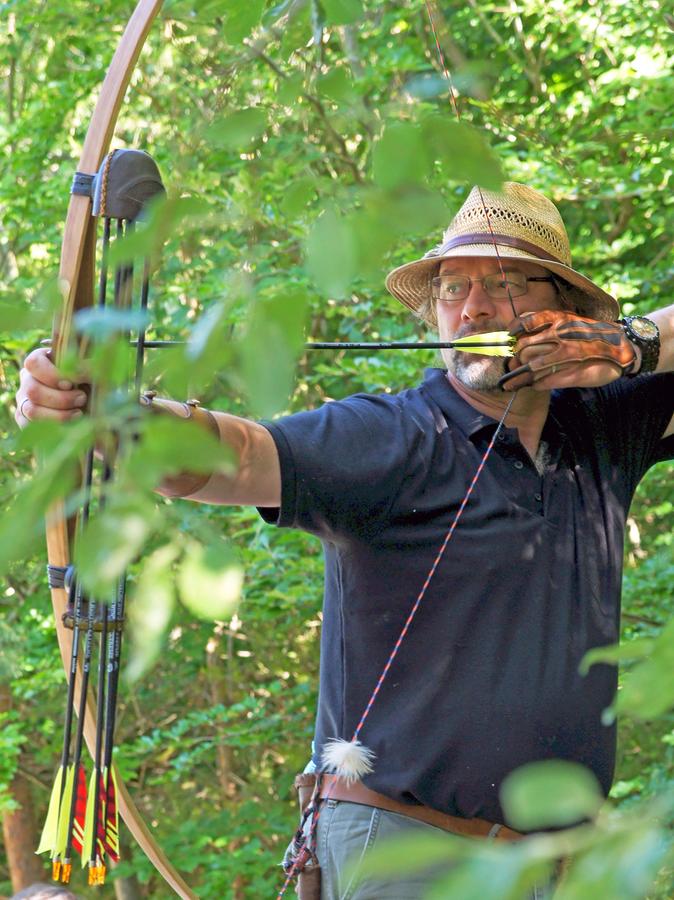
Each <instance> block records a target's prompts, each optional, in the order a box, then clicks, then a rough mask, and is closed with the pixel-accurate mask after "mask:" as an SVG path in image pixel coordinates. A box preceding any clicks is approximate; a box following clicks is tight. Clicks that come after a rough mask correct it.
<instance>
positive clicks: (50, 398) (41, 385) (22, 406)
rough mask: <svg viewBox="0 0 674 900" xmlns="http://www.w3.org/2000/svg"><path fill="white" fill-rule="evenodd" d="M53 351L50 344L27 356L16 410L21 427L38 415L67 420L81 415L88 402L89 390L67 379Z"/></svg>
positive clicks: (15, 416) (62, 420) (61, 420)
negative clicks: (51, 354)
mask: <svg viewBox="0 0 674 900" xmlns="http://www.w3.org/2000/svg"><path fill="white" fill-rule="evenodd" d="M49 354H50V349H49V348H48V347H40V348H38V349H37V350H33V352H32V353H29V354H28V356H27V357H26V359H25V360H24V363H23V368H22V369H21V384H20V387H19V390H18V391H17V392H16V412H15V413H14V418H15V419H16V422H17V424H18V425H19V426H20V427H21V428H25V427H26V425H27V424H28V423H29V422H34V421H35V420H36V419H55V420H56V421H59V422H66V421H68V419H73V418H75V417H76V416H81V415H82V408H83V407H84V406H86V404H87V395H86V393H85V392H84V391H82V390H80V389H79V388H77V387H76V386H75V385H74V384H73V383H72V382H70V381H66V380H64V378H63V376H62V375H60V374H59V371H58V369H57V368H56V366H55V365H54V363H53V362H52V361H51V358H50V355H49Z"/></svg>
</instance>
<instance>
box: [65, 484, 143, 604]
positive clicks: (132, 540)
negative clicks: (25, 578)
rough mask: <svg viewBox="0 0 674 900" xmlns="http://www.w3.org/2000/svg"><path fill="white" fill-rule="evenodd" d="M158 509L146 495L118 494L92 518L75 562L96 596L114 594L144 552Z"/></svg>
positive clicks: (98, 597) (79, 546)
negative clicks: (122, 495) (127, 570)
mask: <svg viewBox="0 0 674 900" xmlns="http://www.w3.org/2000/svg"><path fill="white" fill-rule="evenodd" d="M157 515H158V512H157V510H156V509H155V508H154V507H153V505H152V504H151V502H149V501H148V500H147V499H145V498H143V497H142V495H135V496H133V497H128V496H126V497H115V496H113V498H112V502H110V503H109V505H106V507H105V508H104V509H103V510H100V511H98V514H97V515H96V516H95V517H94V518H92V520H91V522H90V523H89V525H88V526H87V528H86V529H85V530H84V531H83V532H82V534H81V535H80V536H79V539H78V541H77V544H76V547H75V560H74V561H75V565H76V567H77V570H78V572H79V575H80V578H81V579H82V583H83V584H84V586H85V589H86V590H87V591H88V592H89V593H90V594H91V596H93V598H94V599H95V600H99V601H100V600H105V601H107V600H108V599H109V598H110V597H111V596H113V595H114V593H115V590H116V586H117V580H118V579H119V577H120V576H121V575H123V574H124V572H125V571H126V569H127V568H128V567H129V566H130V564H131V563H132V562H133V561H134V560H135V559H136V558H137V557H138V556H139V555H140V553H141V551H142V549H143V546H144V544H145V542H146V540H147V538H148V536H149V534H150V532H151V531H152V529H153V527H154V526H155V525H156V522H157Z"/></svg>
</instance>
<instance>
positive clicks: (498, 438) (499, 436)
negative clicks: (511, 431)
mask: <svg viewBox="0 0 674 900" xmlns="http://www.w3.org/2000/svg"><path fill="white" fill-rule="evenodd" d="M497 440H499V441H505V434H503V432H502V431H499V433H498V436H497Z"/></svg>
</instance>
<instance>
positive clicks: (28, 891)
mask: <svg viewBox="0 0 674 900" xmlns="http://www.w3.org/2000/svg"><path fill="white" fill-rule="evenodd" d="M29 898H30V900H78V898H77V896H76V895H75V894H73V893H72V892H71V891H68V890H66V888H63V887H60V885H58V884H44V883H43V882H39V883H37V884H31V885H30V887H27V888H24V889H23V890H22V891H19V893H18V894H13V895H12V896H11V897H10V898H9V900H29Z"/></svg>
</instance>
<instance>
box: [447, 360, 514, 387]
mask: <svg viewBox="0 0 674 900" xmlns="http://www.w3.org/2000/svg"><path fill="white" fill-rule="evenodd" d="M446 362H447V368H448V370H449V371H450V372H451V373H452V375H453V376H454V377H455V378H456V379H457V380H458V381H460V382H461V384H463V385H464V386H465V387H467V388H470V389H471V390H473V391H499V392H500V390H501V388H500V387H499V386H498V383H499V380H500V379H501V377H502V376H503V360H502V359H500V357H495V356H478V355H477V354H470V355H469V354H467V353H457V352H456V351H455V352H454V353H453V354H452V356H451V357H450V358H449V359H448V360H446Z"/></svg>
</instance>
